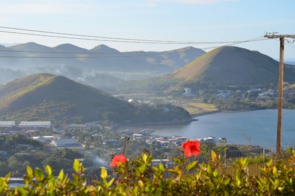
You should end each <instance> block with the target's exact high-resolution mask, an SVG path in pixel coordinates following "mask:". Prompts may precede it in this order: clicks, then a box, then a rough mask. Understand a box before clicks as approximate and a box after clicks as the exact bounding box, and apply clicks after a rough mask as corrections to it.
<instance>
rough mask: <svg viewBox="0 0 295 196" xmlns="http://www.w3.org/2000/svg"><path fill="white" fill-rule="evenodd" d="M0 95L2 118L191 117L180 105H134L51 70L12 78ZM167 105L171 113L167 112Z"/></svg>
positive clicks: (126, 119)
mask: <svg viewBox="0 0 295 196" xmlns="http://www.w3.org/2000/svg"><path fill="white" fill-rule="evenodd" d="M0 95H2V96H1V97H0V118H1V119H2V120H15V121H18V120H50V121H52V122H53V123H55V124H58V123H83V122H91V121H103V120H111V121H113V122H116V123H126V122H134V123H144V122H150V123H155V122H159V121H160V120H162V121H164V122H170V121H173V120H175V119H180V120H181V119H182V120H188V119H190V115H189V114H188V112H187V111H185V110H184V109H182V108H178V107H175V106H154V107H153V106H142V107H140V106H135V105H132V104H130V103H128V102H127V101H124V100H120V99H117V98H115V97H113V96H111V95H110V94H108V93H106V92H103V91H100V90H98V89H95V88H93V87H90V86H86V85H83V84H80V83H77V82H75V81H73V80H70V79H68V78H66V77H64V76H56V75H52V74H34V75H30V76H27V77H24V78H21V79H17V80H15V81H12V82H10V83H8V84H7V85H5V86H2V87H1V88H0ZM166 107H168V108H169V110H171V113H167V112H166V110H165V108H166ZM143 108H144V109H143ZM155 116H156V117H157V118H155ZM160 117H161V118H160Z"/></svg>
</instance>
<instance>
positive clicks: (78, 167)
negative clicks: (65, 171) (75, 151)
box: [73, 159, 80, 173]
mask: <svg viewBox="0 0 295 196" xmlns="http://www.w3.org/2000/svg"><path fill="white" fill-rule="evenodd" d="M73 169H74V171H75V172H76V173H78V172H79V169H80V162H79V160H78V159H75V161H74V163H73Z"/></svg>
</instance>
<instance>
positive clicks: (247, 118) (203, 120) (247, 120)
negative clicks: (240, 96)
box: [153, 109, 295, 148]
mask: <svg viewBox="0 0 295 196" xmlns="http://www.w3.org/2000/svg"><path fill="white" fill-rule="evenodd" d="M196 119H198V121H193V122H191V123H190V124H187V125H173V126H161V127H153V128H154V129H155V130H156V131H155V132H154V133H153V134H155V135H160V136H172V135H178V136H184V137H187V138H190V139H197V138H204V137H208V136H214V137H225V138H226V139H227V141H228V143H234V144H251V145H260V146H263V147H271V148H273V147H275V146H276V134H277V110H275V109H270V110H256V111H247V112H220V113H214V114H208V115H204V116H199V117H196ZM294 145H295V110H283V127H282V146H283V147H291V146H294Z"/></svg>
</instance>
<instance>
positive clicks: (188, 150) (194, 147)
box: [182, 140, 201, 157]
mask: <svg viewBox="0 0 295 196" xmlns="http://www.w3.org/2000/svg"><path fill="white" fill-rule="evenodd" d="M182 148H183V149H184V154H185V156H187V157H191V156H192V155H195V156H197V155H199V154H200V152H201V150H200V142H199V141H198V140H193V141H190V140H188V141H186V142H184V143H182Z"/></svg>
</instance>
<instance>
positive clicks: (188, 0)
mask: <svg viewBox="0 0 295 196" xmlns="http://www.w3.org/2000/svg"><path fill="white" fill-rule="evenodd" d="M150 1H153V2H163V3H182V4H213V3H220V2H229V1H238V0H150Z"/></svg>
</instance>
